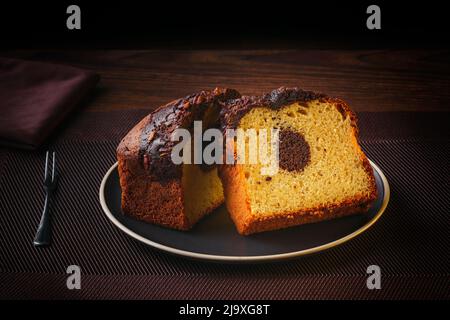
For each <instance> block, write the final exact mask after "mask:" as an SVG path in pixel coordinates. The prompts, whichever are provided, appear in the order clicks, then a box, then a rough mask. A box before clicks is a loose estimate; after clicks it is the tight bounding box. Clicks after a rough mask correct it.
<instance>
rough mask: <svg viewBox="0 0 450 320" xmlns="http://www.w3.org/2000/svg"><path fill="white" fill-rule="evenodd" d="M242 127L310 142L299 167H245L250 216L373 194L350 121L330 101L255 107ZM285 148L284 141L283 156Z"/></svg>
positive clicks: (336, 202) (257, 165) (317, 206)
mask: <svg viewBox="0 0 450 320" xmlns="http://www.w3.org/2000/svg"><path fill="white" fill-rule="evenodd" d="M239 128H242V129H249V128H254V129H256V130H258V129H261V128H266V129H269V128H279V129H280V130H289V131H290V132H297V133H300V134H301V135H302V136H303V137H304V140H305V141H306V142H307V145H308V146H309V158H308V161H307V163H306V164H305V165H304V166H303V167H302V168H301V170H293V171H291V170H285V169H283V168H281V167H280V169H279V171H278V173H277V174H275V175H273V176H270V177H268V176H263V175H261V172H260V169H261V164H254V165H243V166H244V167H243V168H244V177H243V180H244V181H245V182H244V183H245V184H246V189H247V192H248V197H249V199H250V207H251V212H252V214H254V215H277V214H282V213H283V212H298V211H300V210H305V209H306V210H308V209H315V208H319V207H326V206H327V205H330V204H338V203H341V202H343V201H346V200H347V201H348V200H351V199H355V198H360V197H366V196H369V194H370V188H371V183H370V181H371V180H370V177H369V175H368V174H367V172H366V171H365V169H364V166H363V160H362V155H361V153H360V149H359V146H358V143H357V141H356V139H355V138H354V136H353V134H352V126H351V119H350V117H349V116H345V117H344V115H343V114H341V112H339V110H338V109H337V108H336V106H335V105H333V104H332V103H329V102H320V101H319V100H314V101H310V102H308V103H305V104H301V105H300V104H298V103H294V104H292V105H289V106H285V107H283V108H281V109H279V110H272V109H270V108H265V107H258V108H254V109H252V110H251V111H249V112H248V113H247V114H246V115H245V116H244V117H243V118H242V119H241V120H240V123H239ZM280 143H283V141H281V142H280ZM285 147H286V146H285ZM282 148H283V146H282V145H281V144H280V157H281V151H282ZM295 156H297V155H295V154H294V157H295Z"/></svg>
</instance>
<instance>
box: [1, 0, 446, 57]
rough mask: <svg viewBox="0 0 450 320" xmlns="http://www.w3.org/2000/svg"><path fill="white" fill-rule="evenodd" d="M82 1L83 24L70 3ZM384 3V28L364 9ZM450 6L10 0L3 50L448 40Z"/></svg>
mask: <svg viewBox="0 0 450 320" xmlns="http://www.w3.org/2000/svg"><path fill="white" fill-rule="evenodd" d="M70 4H78V5H79V6H80V7H81V23H82V29H81V30H68V29H67V28H66V19H67V17H68V14H66V8H67V6H68V5H70ZM370 4H377V5H379V6H380V8H381V24H382V29H381V30H368V29H367V28H366V19H367V17H368V14H366V9H367V7H368V6H369V5H370ZM447 16H448V13H447V11H446V10H445V6H443V4H442V3H439V2H434V1H426V2H425V1H389V2H386V1H359V2H354V3H348V2H342V1H341V2H338V1H335V2H330V1H295V2H294V1H292V2H289V1H273V2H267V3H265V2H263V1H253V2H252V1H250V2H248V1H245V2H244V1H234V0H233V1H220V2H218V1H200V2H198V1H195V2H194V1H162V2H153V1H121V2H115V1H108V2H106V1H95V3H94V1H58V2H56V1H55V2H54V3H52V2H50V3H49V2H44V1H35V2H32V3H31V2H30V3H26V2H23V1H9V2H8V3H2V4H1V7H0V35H1V38H0V39H1V47H2V48H3V49H35V48H50V47H51V48H87V49H90V48H110V49H111V48H196V49H198V48H233V49H234V48H236V49H244V48H275V47H277V48H278V47H283V48H291V47H294V48H295V47H326V48H346V47H348V48H381V47H383V48H384V47H408V48H430V47H431V48H433V47H440V48H441V47H448V40H447V39H448V36H447V30H448V27H447V22H446V21H447V20H448V19H447Z"/></svg>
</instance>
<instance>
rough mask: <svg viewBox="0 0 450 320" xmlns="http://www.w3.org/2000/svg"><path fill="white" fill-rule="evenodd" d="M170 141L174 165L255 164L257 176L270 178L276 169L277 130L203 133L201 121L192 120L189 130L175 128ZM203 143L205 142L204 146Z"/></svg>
mask: <svg viewBox="0 0 450 320" xmlns="http://www.w3.org/2000/svg"><path fill="white" fill-rule="evenodd" d="M171 140H172V141H174V142H178V143H177V144H176V145H175V146H174V148H172V152H171V159H172V162H173V163H174V164H207V165H211V164H259V165H261V170H260V173H261V175H268V176H272V175H275V174H277V173H278V169H279V129H274V128H270V129H265V128H263V129H258V130H256V129H246V130H244V129H240V128H238V129H227V130H226V131H225V137H224V135H223V133H222V131H221V130H219V129H216V128H210V129H207V130H205V131H203V125H202V121H194V130H193V137H192V134H191V131H189V130H188V129H184V128H177V129H175V130H174V132H173V133H172V135H171ZM204 142H209V144H208V145H206V146H204Z"/></svg>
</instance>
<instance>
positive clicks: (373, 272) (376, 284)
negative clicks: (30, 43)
mask: <svg viewBox="0 0 450 320" xmlns="http://www.w3.org/2000/svg"><path fill="white" fill-rule="evenodd" d="M366 272H367V274H369V277H367V280H366V285H367V289H369V290H374V289H377V290H380V289H381V268H380V267H379V266H377V265H376V264H373V265H370V266H368V267H367V270H366Z"/></svg>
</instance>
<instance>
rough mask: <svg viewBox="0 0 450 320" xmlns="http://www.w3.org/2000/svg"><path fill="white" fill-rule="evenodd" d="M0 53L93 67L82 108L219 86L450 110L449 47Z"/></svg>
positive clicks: (149, 103)
mask: <svg viewBox="0 0 450 320" xmlns="http://www.w3.org/2000/svg"><path fill="white" fill-rule="evenodd" d="M0 55H2V56H7V57H16V58H24V59H31V60H36V61H46V62H54V63H61V64H69V65H73V66H78V67H81V68H85V69H89V70H93V71H95V72H97V73H99V74H100V75H101V82H100V84H99V86H98V88H97V90H96V92H95V94H94V96H93V97H92V98H91V99H89V101H88V102H87V103H86V106H85V108H86V110H87V111H108V110H116V109H128V108H129V109H143V108H144V109H149V110H151V109H153V108H156V107H158V106H159V105H162V104H165V103H167V102H169V101H170V100H173V99H175V98H179V97H183V96H185V95H187V94H190V93H193V92H196V91H199V90H202V89H210V88H214V87H216V86H222V87H231V88H235V89H237V90H239V91H240V92H241V93H242V94H245V95H256V94H261V93H263V92H267V91H269V90H272V89H274V88H277V87H280V86H298V87H301V88H304V89H308V90H314V91H319V92H323V93H326V94H328V95H330V96H335V97H339V98H342V99H344V100H346V101H347V102H348V103H349V104H350V106H351V107H352V108H353V109H354V110H356V111H449V110H450V90H449V88H450V63H449V62H450V51H449V50H251V51H233V50H197V51H188V50H183V51H178V50H168V51H163V50H104V51H102V50H83V51H71V50H56V51H51V50H45V51H36V50H33V51H6V52H0Z"/></svg>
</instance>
